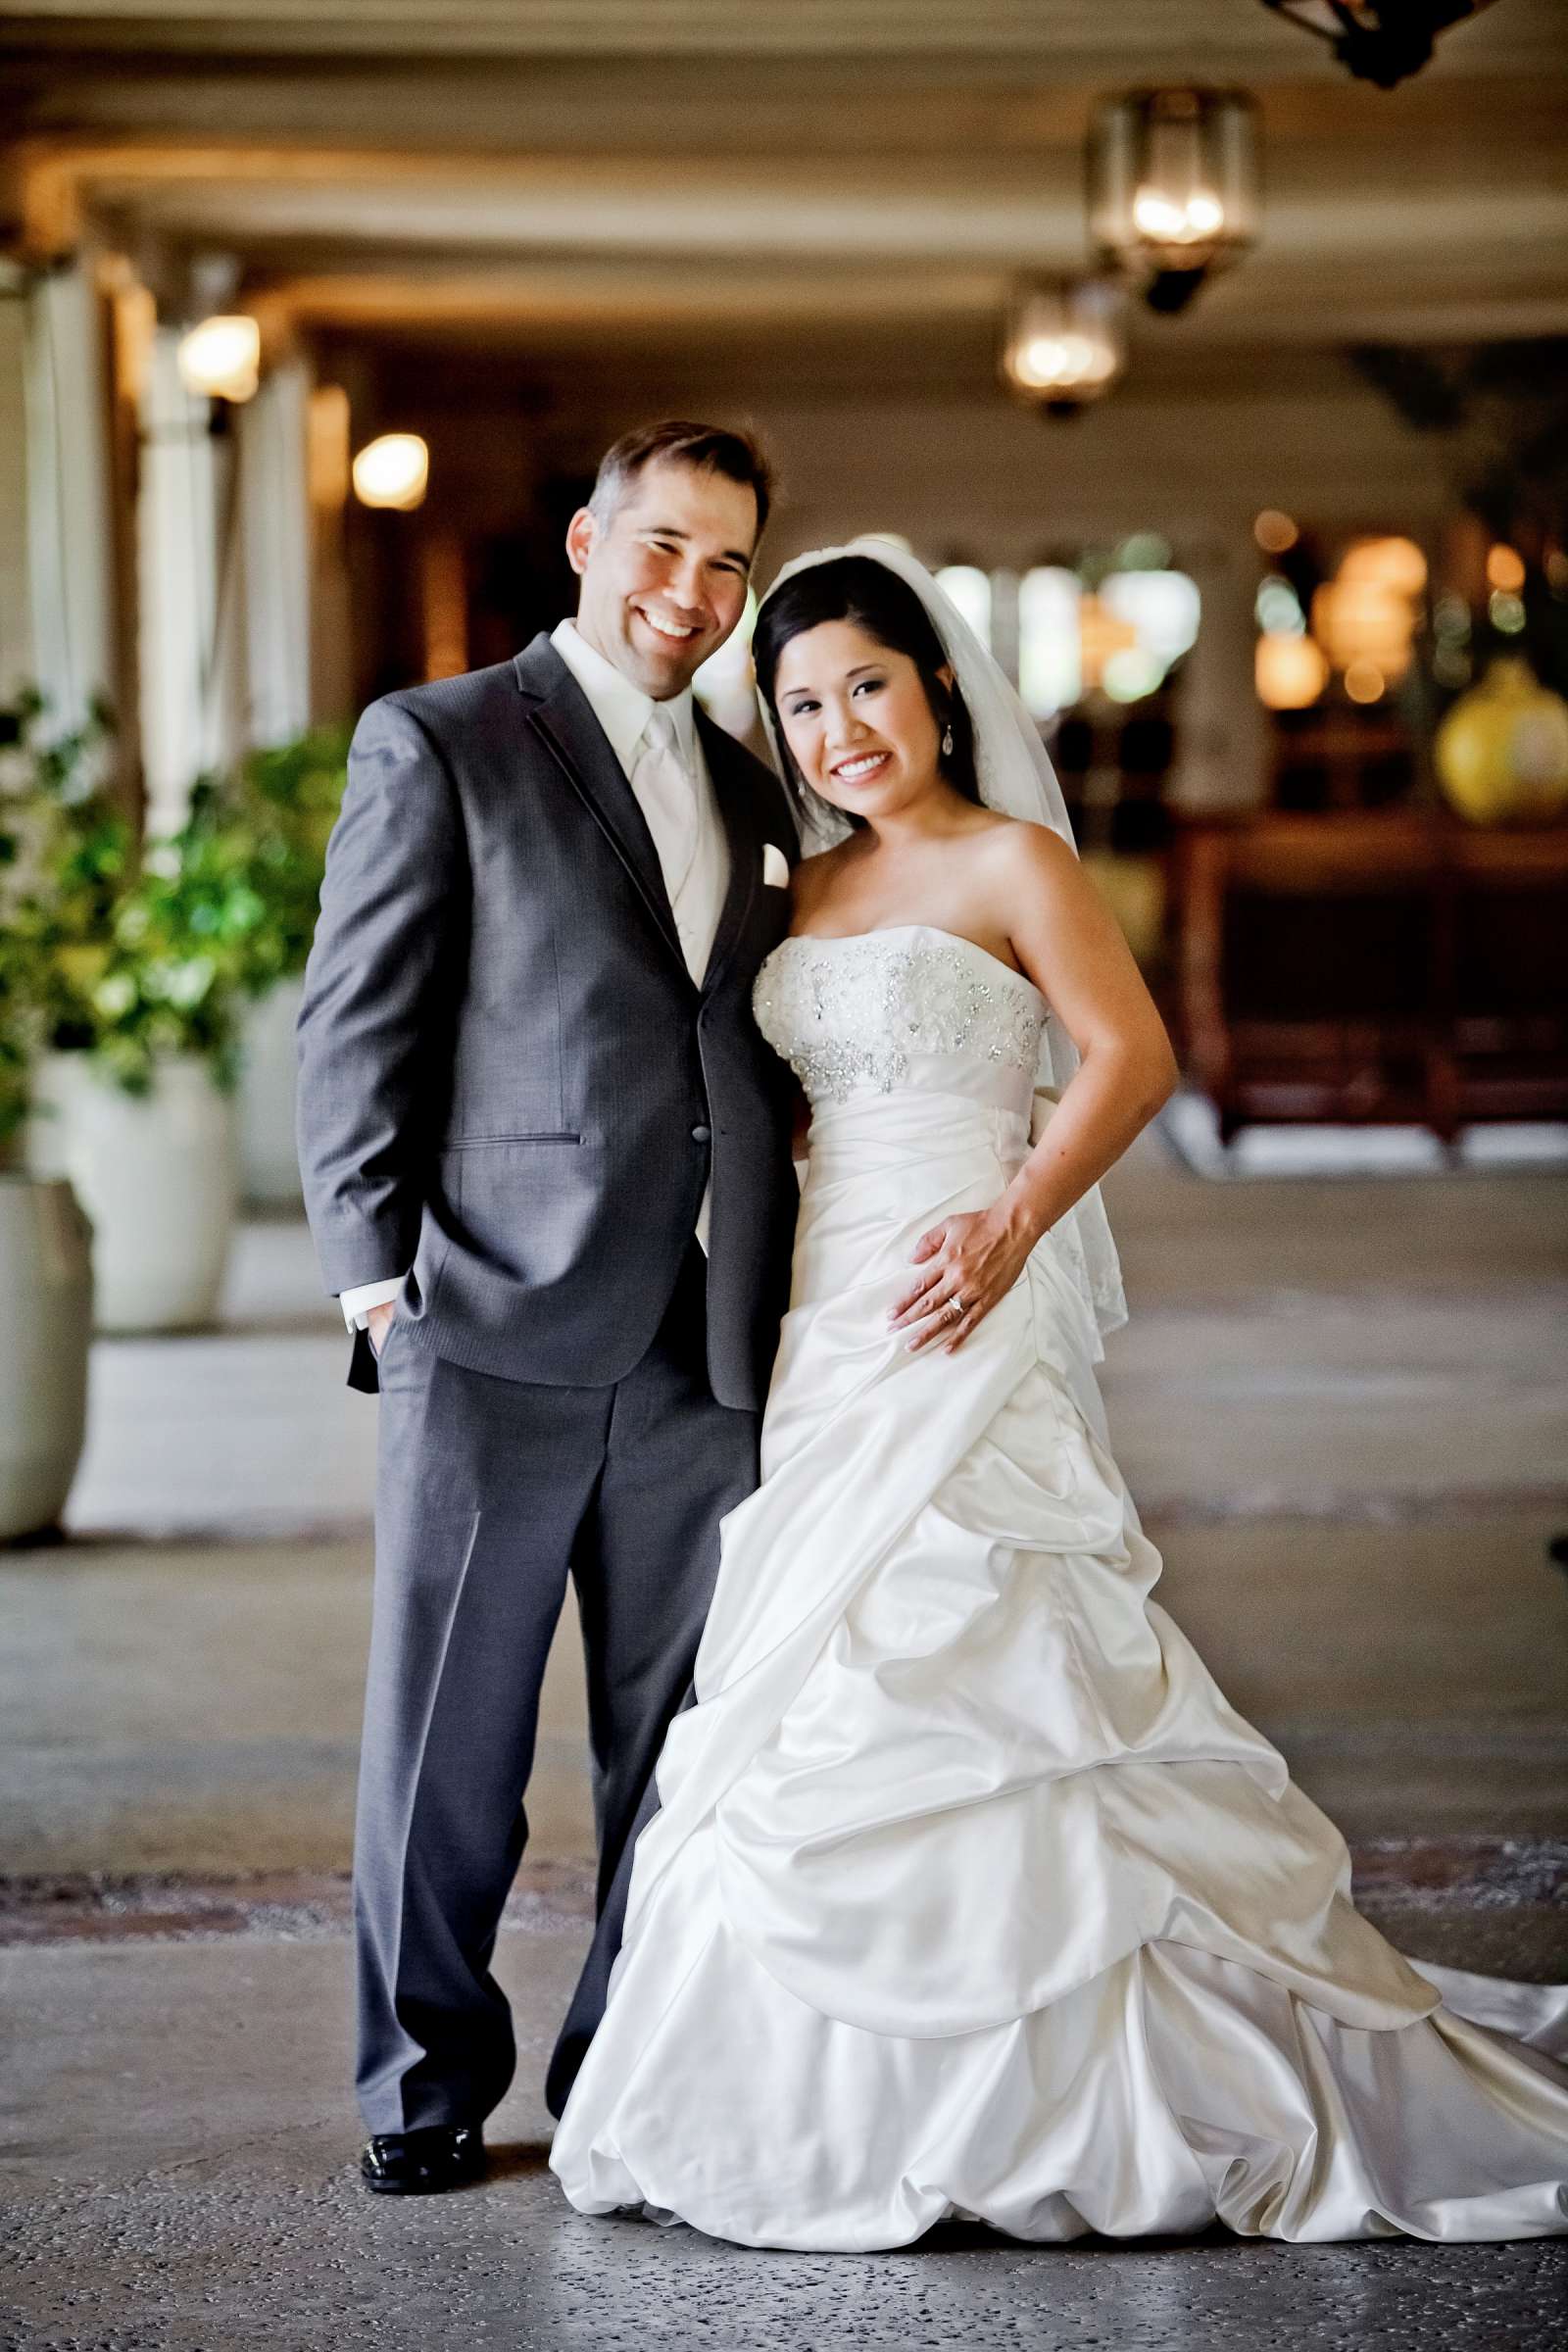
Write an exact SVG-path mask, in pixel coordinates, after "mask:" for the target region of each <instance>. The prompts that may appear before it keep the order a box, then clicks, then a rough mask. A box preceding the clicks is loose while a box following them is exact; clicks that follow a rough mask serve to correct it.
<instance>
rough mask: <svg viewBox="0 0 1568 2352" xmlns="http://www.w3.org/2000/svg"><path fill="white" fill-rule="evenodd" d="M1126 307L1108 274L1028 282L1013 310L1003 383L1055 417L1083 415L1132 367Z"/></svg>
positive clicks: (1015, 298) (1004, 349)
mask: <svg viewBox="0 0 1568 2352" xmlns="http://www.w3.org/2000/svg"><path fill="white" fill-rule="evenodd" d="M1120 311H1121V292H1120V288H1119V287H1116V286H1113V285H1108V284H1107V283H1106V282H1105V281H1104V280H1103V278H1083V279H1080V280H1079V281H1078V282H1077V283H1076V284H1071V285H1046V284H1042V283H1039V282H1030V281H1027V280H1026V281H1025V282H1024V283H1023V284H1022V285H1020V286H1019V288H1018V289H1017V291H1016V293H1015V294H1014V296H1013V299H1012V305H1011V308H1010V310H1009V312H1008V315H1007V324H1006V332H1005V338H1004V341H1003V347H1002V373H1003V380H1004V381H1005V383H1006V385H1007V386H1008V388H1009V390H1011V391H1013V392H1016V393H1018V394H1019V395H1020V397H1021V398H1022V399H1024V400H1027V401H1029V402H1031V403H1032V404H1033V405H1034V406H1035V407H1036V408H1039V409H1043V410H1044V412H1045V414H1046V415H1047V416H1048V417H1076V416H1077V415H1078V414H1079V412H1080V410H1082V409H1083V408H1085V407H1087V405H1088V404H1089V402H1090V401H1093V400H1098V399H1099V398H1100V396H1101V394H1102V393H1103V392H1106V391H1108V390H1109V388H1110V386H1111V385H1112V384H1113V383H1114V382H1115V380H1116V378H1117V376H1118V375H1120V373H1121V371H1122V368H1123V367H1124V366H1125V365H1126V359H1127V343H1126V337H1125V335H1124V333H1123V331H1122V323H1121V318H1120Z"/></svg>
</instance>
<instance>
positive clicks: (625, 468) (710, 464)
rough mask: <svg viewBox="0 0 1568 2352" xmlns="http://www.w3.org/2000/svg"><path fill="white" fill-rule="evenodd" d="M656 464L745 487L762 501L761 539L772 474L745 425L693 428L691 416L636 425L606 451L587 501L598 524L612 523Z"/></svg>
mask: <svg viewBox="0 0 1568 2352" xmlns="http://www.w3.org/2000/svg"><path fill="white" fill-rule="evenodd" d="M656 465H676V466H698V467H700V468H702V469H703V470H704V471H707V472H710V473H721V474H723V475H724V476H725V478H726V480H728V481H732V482H740V483H742V484H744V485H745V487H746V488H747V489H749V490H750V491H751V492H752V494H753V496H754V497H755V498H756V500H757V536H758V538H759V539H760V538H761V536H762V531H763V527H764V525H765V524H766V521H767V515H768V509H769V508H770V506H771V505H772V503H773V469H772V467H771V466H769V464H768V462H767V460H766V458H765V457H764V456H763V454H762V446H761V443H760V441H758V440H757V439H756V438H755V436H754V435H753V434H751V433H749V432H747V431H746V430H745V429H744V428H743V427H741V426H729V425H719V424H694V423H693V422H692V420H691V418H690V417H663V418H662V420H661V421H660V422H659V423H658V424H639V425H635V426H633V428H632V430H631V431H630V432H629V433H622V434H621V436H620V439H619V440H618V441H616V442H615V443H614V444H613V447H611V448H610V449H607V450H606V452H605V454H604V456H603V457H602V458H601V459H600V461H599V472H598V475H597V477H596V478H595V481H594V486H593V491H592V494H591V496H590V498H589V500H588V511H589V513H590V514H591V515H593V517H594V519H595V520H596V521H597V522H601V523H607V522H609V521H610V519H611V517H612V515H613V514H614V512H615V509H616V508H617V507H618V506H619V505H620V502H621V500H622V499H623V498H624V497H625V495H626V492H627V490H628V488H629V487H630V485H631V484H632V483H633V482H634V481H635V480H636V478H637V476H638V475H639V474H640V473H641V472H642V470H643V468H644V466H656Z"/></svg>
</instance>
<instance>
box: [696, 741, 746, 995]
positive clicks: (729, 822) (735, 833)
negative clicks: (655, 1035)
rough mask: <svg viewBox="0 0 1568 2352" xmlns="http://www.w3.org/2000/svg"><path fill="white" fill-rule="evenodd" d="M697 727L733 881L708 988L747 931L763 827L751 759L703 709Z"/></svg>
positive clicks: (710, 959) (722, 913) (705, 980)
mask: <svg viewBox="0 0 1568 2352" xmlns="http://www.w3.org/2000/svg"><path fill="white" fill-rule="evenodd" d="M697 732H698V734H699V736H700V737H701V739H702V746H703V756H704V758H705V759H706V760H707V761H708V773H709V778H710V781H711V784H712V787H713V798H714V800H715V801H716V802H717V803H718V813H719V816H720V818H721V820H722V822H723V826H724V838H725V840H726V841H727V842H728V844H729V884H728V887H727V888H726V890H725V892H724V905H723V907H722V909H721V910H720V913H719V918H718V929H717V930H716V931H715V932H714V934H713V945H712V948H711V951H710V954H709V957H708V969H707V971H706V972H705V973H704V974H703V988H704V992H705V993H706V992H707V991H708V990H709V989H711V987H712V986H713V985H714V983H715V982H716V981H717V980H718V979H719V978H720V976H721V975H722V973H723V970H724V966H725V965H726V964H727V963H728V961H729V959H730V957H731V956H733V955H734V953H735V950H736V947H737V946H738V944H739V942H740V940H741V938H742V937H743V935H744V933H745V930H746V924H747V918H748V917H749V915H750V914H751V911H752V903H753V901H754V899H755V898H756V896H757V891H758V886H759V880H760V874H761V870H762V830H761V825H760V821H759V817H758V811H757V795H756V792H755V791H754V789H753V787H752V782H751V778H750V777H749V776H748V775H747V773H746V772H745V771H746V768H747V767H748V766H749V765H750V761H749V760H745V759H744V755H743V754H742V753H741V752H740V750H739V747H738V746H737V744H736V743H735V740H734V738H733V736H730V735H728V734H726V733H725V731H724V729H723V728H722V727H720V726H717V725H715V724H714V722H713V721H712V720H711V718H709V717H708V716H707V714H706V713H705V712H704V711H701V710H699V711H698V713H697Z"/></svg>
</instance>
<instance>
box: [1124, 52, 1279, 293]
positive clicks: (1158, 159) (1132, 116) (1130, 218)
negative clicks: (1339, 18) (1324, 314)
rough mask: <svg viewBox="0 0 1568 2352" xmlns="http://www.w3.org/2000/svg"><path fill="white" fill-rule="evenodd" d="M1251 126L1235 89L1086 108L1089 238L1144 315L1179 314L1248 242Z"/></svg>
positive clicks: (1139, 95)
mask: <svg viewBox="0 0 1568 2352" xmlns="http://www.w3.org/2000/svg"><path fill="white" fill-rule="evenodd" d="M1255 125H1256V110H1255V108H1254V106H1253V103H1252V101H1251V99H1250V97H1249V96H1248V95H1247V93H1246V92H1245V91H1243V90H1207V89H1169V90H1131V91H1128V92H1127V93H1126V94H1125V95H1124V96H1122V97H1119V98H1107V99H1103V101H1102V102H1101V104H1100V105H1099V106H1098V107H1097V108H1096V109H1095V114H1094V118H1093V121H1092V122H1091V124H1090V130H1089V146H1088V151H1087V157H1086V167H1087V173H1088V209H1089V234H1090V237H1091V239H1092V241H1093V243H1094V246H1095V249H1096V252H1097V253H1098V254H1099V256H1100V258H1101V260H1102V261H1103V263H1105V264H1107V265H1110V266H1112V267H1114V268H1116V269H1118V270H1121V271H1122V272H1123V273H1124V274H1125V275H1127V276H1128V277H1130V278H1132V279H1133V280H1134V281H1135V282H1137V283H1139V284H1141V285H1142V287H1143V292H1144V299H1145V300H1146V302H1148V304H1149V306H1150V308H1151V309H1152V310H1155V311H1180V310H1184V309H1185V308H1186V306H1187V304H1188V303H1189V302H1191V300H1192V299H1193V296H1194V295H1195V294H1196V293H1197V291H1198V289H1199V287H1200V286H1201V284H1202V282H1203V280H1204V278H1205V277H1207V276H1209V275H1210V274H1211V272H1213V271H1214V270H1223V269H1226V268H1228V267H1229V265H1230V264H1231V263H1233V262H1235V261H1237V260H1239V259H1240V257H1241V255H1242V254H1243V253H1245V252H1246V250H1247V248H1248V246H1249V245H1250V244H1251V242H1252V240H1253V238H1254V237H1255V236H1256V234H1257V138H1256V127H1255Z"/></svg>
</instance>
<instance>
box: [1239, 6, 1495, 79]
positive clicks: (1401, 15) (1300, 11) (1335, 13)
mask: <svg viewBox="0 0 1568 2352" xmlns="http://www.w3.org/2000/svg"><path fill="white" fill-rule="evenodd" d="M1263 6H1264V7H1265V8H1266V9H1269V10H1270V11H1272V13H1273V14H1274V15H1275V16H1277V17H1284V18H1285V19H1286V21H1287V22H1288V23H1289V24H1292V25H1300V27H1301V30H1302V31H1303V32H1312V33H1316V35H1317V36H1318V38H1319V40H1324V41H1328V42H1331V43H1332V45H1333V49H1334V54H1335V56H1336V57H1337V58H1338V59H1339V61H1340V63H1341V65H1342V66H1344V67H1345V68H1346V69H1347V71H1348V73H1353V74H1354V75H1355V76H1356V78H1357V79H1358V80H1360V81H1373V82H1376V84H1377V86H1378V88H1379V89H1380V90H1392V89H1393V88H1394V87H1395V86H1396V84H1397V83H1398V82H1401V81H1404V80H1406V79H1407V78H1408V76H1409V75H1410V74H1412V73H1420V71H1421V68H1422V67H1423V66H1424V65H1426V64H1427V62H1428V61H1429V59H1430V58H1431V55H1432V44H1433V42H1434V41H1435V40H1436V39H1437V37H1438V34H1439V33H1440V32H1446V30H1447V29H1448V26H1449V25H1458V24H1460V23H1462V22H1463V20H1464V19H1465V18H1466V17H1478V16H1480V14H1481V11H1482V10H1483V9H1484V8H1490V7H1491V6H1492V0H1263Z"/></svg>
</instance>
